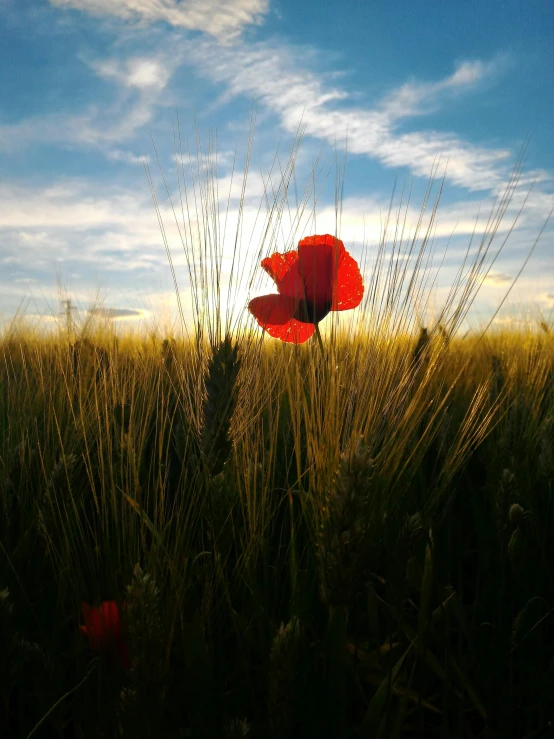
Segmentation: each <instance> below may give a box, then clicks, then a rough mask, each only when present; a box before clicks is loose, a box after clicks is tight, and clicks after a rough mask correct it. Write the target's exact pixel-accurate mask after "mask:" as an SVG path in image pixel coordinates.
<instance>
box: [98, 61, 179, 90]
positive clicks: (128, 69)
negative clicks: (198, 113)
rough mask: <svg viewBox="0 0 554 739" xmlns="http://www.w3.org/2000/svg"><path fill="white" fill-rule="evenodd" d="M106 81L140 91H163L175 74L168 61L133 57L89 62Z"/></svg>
mask: <svg viewBox="0 0 554 739" xmlns="http://www.w3.org/2000/svg"><path fill="white" fill-rule="evenodd" d="M88 64H89V66H90V67H91V68H92V69H94V71H95V72H96V73H97V74H98V75H99V76H100V77H103V78H104V79H114V80H116V81H117V82H119V83H120V84H122V85H125V86H126V87H136V88H138V89H140V90H148V89H150V88H152V89H154V90H158V91H161V90H163V89H164V88H165V87H166V85H167V83H168V81H169V79H170V77H171V74H172V72H173V68H172V65H171V64H170V63H169V61H168V60H164V59H161V58H160V59H156V58H149V57H131V58H129V59H126V60H123V61H121V60H119V59H103V60H96V61H92V62H88Z"/></svg>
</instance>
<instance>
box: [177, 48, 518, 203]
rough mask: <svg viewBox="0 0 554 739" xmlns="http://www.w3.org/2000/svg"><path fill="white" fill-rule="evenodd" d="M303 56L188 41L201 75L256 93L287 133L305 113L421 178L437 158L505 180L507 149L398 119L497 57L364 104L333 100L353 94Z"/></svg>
mask: <svg viewBox="0 0 554 739" xmlns="http://www.w3.org/2000/svg"><path fill="white" fill-rule="evenodd" d="M305 56H306V55H305V54H303V50H302V49H299V48H294V47H289V46H284V45H277V44H275V43H265V42H264V43H259V44H255V45H250V46H248V47H247V46H243V47H240V48H234V49H232V50H230V49H225V48H216V47H215V46H214V45H213V43H211V42H209V41H206V40H203V41H200V42H198V43H197V44H194V45H191V46H190V48H189V54H188V56H187V59H188V61H190V62H192V63H193V64H194V65H195V67H196V69H197V71H198V73H199V74H200V75H202V76H205V77H208V78H209V79H210V80H211V81H212V82H215V83H222V84H224V85H225V86H226V97H227V98H231V97H234V96H238V95H243V96H247V97H250V98H253V99H256V100H259V101H260V102H261V103H262V104H263V105H264V106H265V107H266V108H267V109H269V110H271V111H272V112H273V113H274V114H276V115H277V116H278V117H279V118H280V120H281V123H282V125H283V126H284V128H285V129H286V130H287V131H289V132H290V133H294V132H296V130H297V128H298V125H299V122H300V121H301V120H302V121H303V123H304V125H305V127H306V133H307V134H308V135H310V136H313V137H315V138H317V139H320V140H324V141H327V142H328V143H330V144H332V145H334V144H335V142H336V141H339V142H340V141H343V140H344V139H345V138H346V137H347V139H348V149H349V151H350V152H352V153H354V154H361V155H367V156H370V157H372V158H375V159H377V160H378V161H380V162H381V163H383V164H384V165H386V166H389V167H408V168H409V169H410V170H411V171H412V173H413V174H415V175H417V176H421V177H429V175H430V173H431V170H432V168H433V165H434V164H435V163H436V160H437V159H438V158H439V157H442V161H443V162H444V163H446V160H447V159H448V170H447V178H448V179H449V180H450V181H451V182H453V183H454V184H456V185H460V186H461V187H464V188H466V189H468V190H471V191H477V190H492V189H494V188H499V187H501V186H502V185H503V184H505V183H506V180H507V177H508V174H509V168H508V166H507V160H509V158H510V157H511V152H510V151H508V150H504V149H491V148H487V147H483V146H476V145H474V144H470V143H469V142H467V141H464V140H463V139H462V138H460V137H459V136H457V135H456V134H454V133H448V132H446V133H445V132H440V131H434V130H426V131H425V132H422V131H413V132H408V133H405V132H400V131H399V124H400V122H401V121H404V120H405V119H406V118H411V117H414V116H421V115H425V114H427V113H429V112H430V111H431V110H435V109H436V108H437V107H438V106H439V104H441V102H442V101H443V97H444V95H445V94H447V95H450V94H451V93H452V92H453V91H456V92H458V93H461V92H462V91H463V90H468V89H473V87H474V86H475V85H476V84H477V83H479V82H481V81H483V80H485V79H487V78H488V77H490V76H493V75H494V74H495V73H496V72H497V64H496V63H495V62H494V61H492V62H489V63H483V62H480V61H474V62H465V63H463V64H460V65H459V66H458V68H457V69H456V70H455V71H454V72H453V73H452V74H451V75H450V76H448V77H446V78H444V79H442V80H439V81H437V82H433V83H422V82H411V83H408V84H405V85H402V86H401V87H399V88H398V89H396V90H393V91H392V92H391V93H390V94H389V95H387V96H386V97H385V98H384V99H383V100H381V101H376V103H375V104H374V105H373V106H372V107H370V108H367V107H365V108H364V107H359V106H358V107H355V106H349V107H344V106H341V107H338V106H337V104H336V103H337V102H338V101H345V100H347V99H348V98H349V97H350V96H349V95H348V93H346V92H345V91H344V90H341V89H339V88H337V87H336V86H331V87H330V86H328V85H327V84H326V83H325V80H324V78H322V77H320V76H318V75H316V74H315V73H313V72H311V71H310V70H309V69H307V68H306V64H305ZM308 56H309V55H308Z"/></svg>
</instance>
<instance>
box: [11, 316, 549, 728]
mask: <svg viewBox="0 0 554 739" xmlns="http://www.w3.org/2000/svg"><path fill="white" fill-rule="evenodd" d="M325 343H326V351H327V352H328V353H327V354H326V355H323V354H322V352H320V351H319V347H318V346H317V345H316V344H315V343H314V345H312V344H311V343H310V345H305V346H302V347H298V346H283V345H277V346H275V345H273V344H269V345H263V344H261V343H260V342H259V340H258V339H254V338H252V337H245V336H243V338H242V339H241V340H240V341H239V344H238V345H234V344H233V343H232V342H230V341H227V342H223V343H221V344H218V343H215V344H214V346H212V347H210V346H207V345H204V344H202V343H200V342H198V343H196V344H194V343H191V344H188V345H177V344H176V343H175V342H173V341H171V340H166V341H164V342H163V344H162V342H161V341H154V340H152V341H147V340H144V341H142V340H140V341H139V340H134V341H131V340H128V341H125V340H121V341H119V342H117V340H115V339H111V338H109V337H107V336H106V335H101V336H99V337H94V336H91V337H90V339H86V340H85V339H81V340H80V341H78V342H76V341H75V340H73V341H71V342H70V341H68V340H67V338H66V339H64V338H63V337H60V338H52V339H40V338H36V337H33V336H32V335H31V334H29V335H26V334H22V335H11V336H6V337H5V338H4V339H3V341H2V343H1V345H0V591H1V592H0V635H1V636H0V736H1V737H8V738H9V737H14V739H16V738H17V739H19V738H20V737H25V736H29V735H33V736H37V737H63V738H64V739H69V738H73V737H75V738H77V737H78V738H83V737H117V736H120V737H137V738H139V737H185V736H191V737H198V738H201V737H207V738H208V737H209V738H210V739H212V738H214V737H226V738H229V739H230V738H231V737H237V738H238V737H251V738H252V739H256V738H258V737H259V738H265V737H372V736H379V737H395V736H396V737H416V736H417V737H420V736H428V737H448V736H452V737H460V736H466V737H521V736H526V737H546V736H554V724H553V721H554V709H553V705H554V703H553V696H554V564H553V563H554V538H553V536H552V529H553V525H552V524H553V521H554V507H553V484H554V444H553V441H554V390H553V371H554V370H553V366H554V339H553V336H552V333H551V330H550V329H549V327H548V326H546V325H544V326H543V328H542V330H539V331H538V332H534V331H531V330H529V331H527V332H524V333H517V332H504V333H501V334H496V335H491V336H486V337H485V338H484V339H483V340H482V341H481V342H480V343H479V344H478V345H476V340H475V339H471V338H466V339H464V340H461V339H458V340H456V339H454V340H452V341H448V339H447V338H446V337H445V336H443V335H442V334H441V333H440V331H437V332H436V334H429V335H427V334H426V333H424V332H422V334H421V337H420V340H419V342H418V338H417V336H415V337H414V336H412V337H407V336H406V337H397V338H395V339H394V340H392V341H388V340H386V338H385V337H384V336H382V335H381V336H376V335H366V334H363V333H362V334H360V335H359V336H358V337H357V338H355V339H351V340H343V341H337V342H331V341H327V342H325ZM112 602H113V603H112ZM103 603H104V604H106V605H105V606H102V604H103ZM83 604H85V605H84V606H83ZM100 608H101V609H103V610H96V609H100ZM98 614H101V615H102V614H103V615H102V619H104V620H102V619H101V618H100V616H99V615H98ZM95 619H96V620H95ZM80 627H83V628H80Z"/></svg>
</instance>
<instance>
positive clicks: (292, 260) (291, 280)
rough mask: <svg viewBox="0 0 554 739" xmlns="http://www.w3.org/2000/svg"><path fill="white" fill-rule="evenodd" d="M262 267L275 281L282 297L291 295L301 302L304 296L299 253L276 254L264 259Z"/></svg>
mask: <svg viewBox="0 0 554 739" xmlns="http://www.w3.org/2000/svg"><path fill="white" fill-rule="evenodd" d="M261 264H262V267H263V268H264V269H265V271H266V272H267V274H268V275H269V276H270V277H271V278H272V279H273V280H275V284H276V285H277V290H278V291H279V293H280V294H281V295H291V296H294V297H296V298H298V299H299V300H301V299H302V298H303V296H304V288H303V285H302V278H301V276H300V264H299V262H298V252H296V251H288V252H286V253H285V254H279V252H275V254H272V255H271V256H270V257H266V258H265V259H262V262H261Z"/></svg>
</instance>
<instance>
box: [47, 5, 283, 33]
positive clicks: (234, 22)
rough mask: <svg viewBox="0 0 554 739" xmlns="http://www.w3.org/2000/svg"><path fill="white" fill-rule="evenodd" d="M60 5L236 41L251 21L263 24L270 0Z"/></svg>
mask: <svg viewBox="0 0 554 739" xmlns="http://www.w3.org/2000/svg"><path fill="white" fill-rule="evenodd" d="M50 2H51V3H52V5H55V6H57V7H59V8H64V9H66V8H74V9H76V10H82V11H85V12H88V13H91V14H93V15H100V16H106V15H108V16H116V17H118V18H121V19H122V20H125V21H141V22H143V23H155V22H157V21H163V22H165V23H169V24H170V25H172V26H174V27H176V28H181V29H186V30H189V31H203V32H204V33H207V34H209V35H211V36H214V37H215V38H217V39H218V40H220V41H232V40H233V39H235V38H236V37H237V36H239V35H240V33H241V32H242V30H243V29H244V28H245V27H246V26H248V25H253V24H254V25H260V24H261V23H262V22H263V19H264V16H265V14H266V13H267V12H268V10H269V0H232V2H230V0H50Z"/></svg>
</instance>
